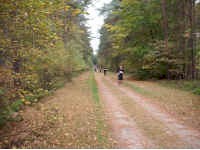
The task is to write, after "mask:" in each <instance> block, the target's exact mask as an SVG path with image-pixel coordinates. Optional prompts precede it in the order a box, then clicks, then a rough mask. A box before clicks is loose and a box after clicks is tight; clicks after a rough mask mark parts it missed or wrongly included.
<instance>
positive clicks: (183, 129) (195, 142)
mask: <svg viewBox="0 0 200 150" xmlns="http://www.w3.org/2000/svg"><path fill="white" fill-rule="evenodd" d="M105 79H106V80H105V81H106V82H109V83H110V84H112V85H113V86H118V85H117V83H116V82H111V79H110V78H108V77H107V78H105ZM118 87H119V88H118V89H119V90H120V91H121V92H123V93H124V94H126V95H127V96H128V97H130V98H131V99H132V100H133V101H134V102H136V103H137V104H139V105H141V106H142V107H143V108H144V109H145V110H146V111H147V112H148V113H149V114H151V115H152V116H153V117H154V118H156V119H158V120H160V121H161V122H163V123H164V124H165V126H166V127H168V128H169V129H170V130H171V132H173V133H174V134H176V135H177V136H178V137H179V138H180V139H181V140H182V141H183V142H184V143H185V144H186V145H187V148H200V133H199V132H198V130H195V129H192V128H190V127H187V126H186V125H183V124H181V123H180V122H179V121H178V120H176V119H175V118H173V116H171V115H170V114H168V113H166V112H165V111H163V110H161V109H160V107H157V106H156V105H155V104H152V103H151V101H152V100H150V99H148V98H145V97H144V96H142V95H140V94H138V93H136V92H134V91H133V90H132V89H130V88H128V87H126V86H123V85H120V86H118Z"/></svg>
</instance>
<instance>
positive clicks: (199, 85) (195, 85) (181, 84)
mask: <svg viewBox="0 0 200 150" xmlns="http://www.w3.org/2000/svg"><path fill="white" fill-rule="evenodd" d="M158 83H160V84H162V85H165V86H166V85H167V86H169V87H174V88H179V89H182V90H186V91H191V92H193V93H194V94H197V95H200V92H199V91H200V81H199V80H194V81H187V80H171V81H165V80H163V81H159V82H158Z"/></svg>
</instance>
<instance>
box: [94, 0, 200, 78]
mask: <svg viewBox="0 0 200 150" xmlns="http://www.w3.org/2000/svg"><path fill="white" fill-rule="evenodd" d="M102 13H103V14H104V15H106V16H107V17H106V19H105V24H104V26H103V27H102V28H101V31H100V32H101V44H100V50H99V52H98V56H97V57H98V63H99V64H100V65H102V66H107V67H109V68H111V69H113V70H115V69H116V68H117V67H118V65H119V64H121V65H123V66H124V67H125V70H126V71H127V72H129V73H131V74H132V75H133V76H135V77H137V78H139V79H148V78H156V79H187V80H191V79H199V78H200V39H199V38H200V34H199V33H200V22H199V21H200V3H199V2H198V1H196V0H154V1H153V0H113V1H112V3H111V4H110V5H109V6H105V7H104V8H103V9H102Z"/></svg>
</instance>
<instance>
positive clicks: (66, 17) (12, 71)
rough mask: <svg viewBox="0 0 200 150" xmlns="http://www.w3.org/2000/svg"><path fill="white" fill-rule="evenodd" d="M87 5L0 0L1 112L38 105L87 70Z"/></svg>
mask: <svg viewBox="0 0 200 150" xmlns="http://www.w3.org/2000/svg"><path fill="white" fill-rule="evenodd" d="M88 3H89V0H84V1H81V2H80V3H79V2H78V1H76V0H54V1H49V0H43V1H41V0H30V1H25V0H21V1H0V20H1V23H0V109H3V108H6V109H7V108H8V107H9V108H10V109H11V110H13V111H16V110H18V109H19V108H20V107H19V106H20V105H21V102H22V103H24V104H27V105H29V104H31V103H33V102H36V101H38V100H39V99H40V98H41V97H43V96H45V95H48V94H49V93H50V92H51V91H53V90H55V89H56V88H58V87H60V86H62V85H63V84H64V82H65V81H67V80H68V81H69V80H71V78H72V75H73V73H74V72H79V71H81V70H84V69H87V67H88V66H89V65H90V62H91V57H92V49H91V47H90V44H89V38H88V34H89V33H88V31H87V28H86V26H85V25H84V24H85V20H86V19H85V18H84V16H83V14H84V13H85V12H84V11H85V7H86V6H87V4H88ZM18 99H21V101H18ZM8 114H9V113H8ZM0 116H1V115H0ZM3 118H5V117H3ZM2 120H3V119H2Z"/></svg>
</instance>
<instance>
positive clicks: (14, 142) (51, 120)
mask: <svg viewBox="0 0 200 150" xmlns="http://www.w3.org/2000/svg"><path fill="white" fill-rule="evenodd" d="M91 75H92V74H91V73H89V72H87V73H83V74H81V75H80V76H79V77H75V78H73V81H72V82H68V83H67V84H66V85H65V86H64V87H63V88H61V89H58V90H57V91H56V92H54V93H53V94H52V95H51V96H48V97H46V98H44V99H42V100H41V101H40V102H38V103H35V104H33V105H32V106H26V107H25V109H24V110H22V111H20V112H18V114H20V115H21V116H22V118H23V120H22V121H20V122H8V123H7V124H6V125H5V126H4V128H3V129H1V130H0V148H25V149H27V148H112V147H113V146H112V145H110V144H109V143H111V142H108V140H109V139H108V138H109V136H108V134H109V132H107V127H106V124H104V118H103V112H101V108H100V105H99V104H97V103H96V102H95V100H94V98H93V93H92V89H91V88H92V87H91V84H90V82H91V81H92V80H93V78H91ZM111 140H112V139H111Z"/></svg>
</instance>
